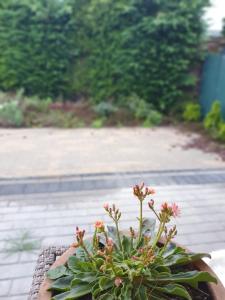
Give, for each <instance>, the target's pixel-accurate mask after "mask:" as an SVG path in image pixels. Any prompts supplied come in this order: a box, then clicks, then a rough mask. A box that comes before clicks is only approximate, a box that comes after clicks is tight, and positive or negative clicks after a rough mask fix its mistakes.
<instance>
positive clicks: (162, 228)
mask: <svg viewBox="0 0 225 300" xmlns="http://www.w3.org/2000/svg"><path fill="white" fill-rule="evenodd" d="M164 227H165V222H160V225H159V230H158V233H157V235H156V238H155V240H154V242H153V244H152V248H153V249H154V248H155V246H156V245H157V243H158V241H159V239H160V238H161V235H162V233H163V231H164Z"/></svg>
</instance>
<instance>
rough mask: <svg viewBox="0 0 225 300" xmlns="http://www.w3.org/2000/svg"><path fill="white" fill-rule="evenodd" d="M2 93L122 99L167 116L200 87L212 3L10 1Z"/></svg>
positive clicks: (2, 45) (3, 32)
mask: <svg viewBox="0 0 225 300" xmlns="http://www.w3.org/2000/svg"><path fill="white" fill-rule="evenodd" d="M5 3H6V4H0V5H1V6H2V7H1V9H0V28H1V29H0V49H1V52H0V88H2V89H4V90H9V89H16V88H19V87H23V88H24V89H25V91H26V92H27V93H29V94H38V95H41V96H49V95H50V96H51V95H53V96H58V95H61V94H62V95H71V94H73V95H74V94H75V95H80V94H81V95H86V96H88V97H90V98H92V99H93V101H94V102H95V103H99V102H102V101H104V102H107V101H109V102H112V101H113V102H116V103H120V102H124V101H128V100H126V99H128V98H129V96H130V95H132V94H136V95H137V96H138V97H140V98H141V99H144V100H145V101H147V102H149V103H151V104H152V105H154V106H155V107H156V108H157V109H159V110H161V111H168V110H170V108H171V106H173V105H174V104H175V103H176V102H177V101H180V99H181V98H182V95H183V91H185V90H186V89H190V88H192V87H194V86H195V85H196V77H195V76H194V75H193V74H192V73H191V71H192V70H193V68H194V67H195V65H196V63H197V62H199V59H200V58H201V53H202V52H201V51H200V50H199V44H200V40H201V35H202V33H203V22H202V18H201V16H202V14H203V9H204V7H205V6H206V5H207V4H208V3H207V0H192V1H187V0H170V1H168V0H117V1H114V0H104V1H102V0H68V1H65V0H64V1H60V0H30V1H29V0H21V1H19V3H18V1H16V0H7V1H6V2H5Z"/></svg>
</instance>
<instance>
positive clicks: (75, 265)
mask: <svg viewBox="0 0 225 300" xmlns="http://www.w3.org/2000/svg"><path fill="white" fill-rule="evenodd" d="M67 265H68V268H69V269H70V270H71V271H73V272H74V273H78V272H80V271H92V270H93V268H94V266H93V264H92V263H91V262H89V261H81V260H80V259H79V258H78V257H76V256H70V257H69V259H68V262H67Z"/></svg>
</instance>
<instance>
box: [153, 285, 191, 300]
mask: <svg viewBox="0 0 225 300" xmlns="http://www.w3.org/2000/svg"><path fill="white" fill-rule="evenodd" d="M155 289H156V290H157V291H160V292H163V293H166V294H169V295H174V296H180V297H183V298H184V299H187V300H192V298H191V296H190V294H189V293H188V291H187V290H186V289H185V288H184V287H183V286H182V285H179V284H168V285H165V286H163V287H156V288H155Z"/></svg>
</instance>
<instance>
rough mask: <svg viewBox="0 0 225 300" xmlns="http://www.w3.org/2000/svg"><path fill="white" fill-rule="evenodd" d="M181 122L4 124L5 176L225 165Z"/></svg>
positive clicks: (0, 137) (0, 165) (1, 164)
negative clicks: (58, 126)
mask: <svg viewBox="0 0 225 300" xmlns="http://www.w3.org/2000/svg"><path fill="white" fill-rule="evenodd" d="M196 137H197V134H194V133H184V132H181V131H179V130H178V129H176V128H175V127H168V126H167V127H157V128H102V129H65V130H64V129H0V145H1V147H0V157H1V159H0V170H1V171H0V178H16V177H17V178H21V177H35V176H59V175H74V174H90V173H91V174H93V173H108V172H109V173H117V172H130V171H132V172H137V171H151V170H163V171H165V170H181V169H208V168H225V162H223V161H221V159H220V157H219V156H218V155H216V154H212V153H204V152H202V151H201V150H198V149H188V150H184V149H183V146H184V145H186V144H187V143H190V141H191V140H193V139H194V138H196Z"/></svg>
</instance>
